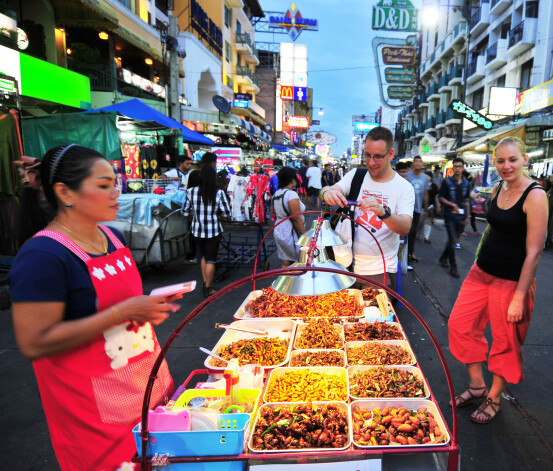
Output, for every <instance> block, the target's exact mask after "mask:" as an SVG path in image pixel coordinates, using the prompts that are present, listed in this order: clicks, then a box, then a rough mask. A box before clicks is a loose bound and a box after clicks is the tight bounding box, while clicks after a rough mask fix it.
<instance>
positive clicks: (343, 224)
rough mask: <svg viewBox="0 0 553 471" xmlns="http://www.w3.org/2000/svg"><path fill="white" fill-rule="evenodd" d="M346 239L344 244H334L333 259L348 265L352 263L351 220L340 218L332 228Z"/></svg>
mask: <svg viewBox="0 0 553 471" xmlns="http://www.w3.org/2000/svg"><path fill="white" fill-rule="evenodd" d="M334 230H335V231H336V232H337V233H338V234H340V235H341V236H342V237H343V239H344V240H345V241H346V243H345V244H344V245H334V246H333V247H332V250H333V251H334V259H335V260H336V262H338V263H340V264H342V265H344V266H345V267H349V266H350V265H351V264H352V263H353V250H352V246H353V234H352V232H351V221H350V220H349V219H341V220H340V221H339V222H338V223H337V224H336V228H335V229H334Z"/></svg>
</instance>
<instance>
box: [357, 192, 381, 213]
mask: <svg viewBox="0 0 553 471" xmlns="http://www.w3.org/2000/svg"><path fill="white" fill-rule="evenodd" d="M359 209H360V210H362V211H372V212H373V213H375V214H376V215H377V216H384V213H385V211H384V207H383V206H382V205H381V204H380V203H379V202H378V200H377V199H376V198H375V197H374V196H367V197H366V198H363V199H362V200H361V201H359Z"/></svg>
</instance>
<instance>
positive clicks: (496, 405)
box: [470, 397, 501, 424]
mask: <svg viewBox="0 0 553 471" xmlns="http://www.w3.org/2000/svg"><path fill="white" fill-rule="evenodd" d="M488 408H489V409H491V410H492V414H490V413H489V412H488V411H487V410H486V409H488ZM489 409H488V410H489ZM500 412H501V402H493V401H492V398H491V397H488V398H487V399H486V400H485V401H484V402H483V403H482V404H481V405H480V407H479V408H478V409H476V410H475V411H474V412H473V413H472V415H471V416H470V420H472V421H473V422H476V423H477V424H489V423H490V422H491V421H492V420H493V419H495V417H496V416H497V414H499V413H500ZM479 415H483V416H484V417H486V418H485V419H484V420H480V419H478V418H477V417H478V416H479Z"/></svg>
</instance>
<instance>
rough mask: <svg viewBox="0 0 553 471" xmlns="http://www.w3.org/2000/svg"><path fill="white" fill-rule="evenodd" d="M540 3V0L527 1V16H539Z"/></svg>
mask: <svg viewBox="0 0 553 471" xmlns="http://www.w3.org/2000/svg"><path fill="white" fill-rule="evenodd" d="M539 3H540V2H538V1H529V2H526V14H525V17H526V18H537V17H538V10H539Z"/></svg>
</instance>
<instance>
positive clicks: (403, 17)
mask: <svg viewBox="0 0 553 471" xmlns="http://www.w3.org/2000/svg"><path fill="white" fill-rule="evenodd" d="M417 16H418V11H417V9H416V8H415V7H414V6H413V4H412V3H411V2H410V1H409V0H380V1H379V2H378V3H377V4H376V5H375V6H374V7H373V23H372V28H373V29H379V30H383V31H418V29H419V28H418V25H417Z"/></svg>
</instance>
